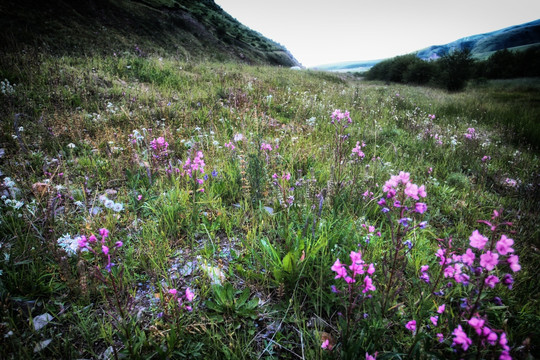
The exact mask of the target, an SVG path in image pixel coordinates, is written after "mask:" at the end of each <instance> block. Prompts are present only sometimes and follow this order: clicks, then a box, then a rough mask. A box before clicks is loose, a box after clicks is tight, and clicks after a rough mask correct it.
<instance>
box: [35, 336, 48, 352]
mask: <svg viewBox="0 0 540 360" xmlns="http://www.w3.org/2000/svg"><path fill="white" fill-rule="evenodd" d="M51 341H52V339H47V340H43V341H40V342H38V343H37V344H36V346H34V352H35V353H37V352H40V351H41V350H43V349H45V348H46V347H47V346H48V345H49V344H50V343H51Z"/></svg>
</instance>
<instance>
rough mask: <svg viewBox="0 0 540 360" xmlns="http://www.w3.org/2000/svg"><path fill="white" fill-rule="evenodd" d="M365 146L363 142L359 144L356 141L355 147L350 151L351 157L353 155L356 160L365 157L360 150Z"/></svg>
mask: <svg viewBox="0 0 540 360" xmlns="http://www.w3.org/2000/svg"><path fill="white" fill-rule="evenodd" d="M365 146H366V144H365V143H364V142H362V144H360V141H357V142H356V146H355V147H354V148H353V149H352V152H351V155H352V156H354V154H356V156H357V157H358V158H360V159H363V158H364V157H365V156H366V155H365V154H364V153H363V152H362V148H363V147H365Z"/></svg>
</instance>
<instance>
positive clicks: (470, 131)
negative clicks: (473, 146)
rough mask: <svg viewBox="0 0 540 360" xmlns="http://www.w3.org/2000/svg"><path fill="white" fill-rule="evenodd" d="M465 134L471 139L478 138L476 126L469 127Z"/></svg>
mask: <svg viewBox="0 0 540 360" xmlns="http://www.w3.org/2000/svg"><path fill="white" fill-rule="evenodd" d="M463 136H465V138H466V139H469V140H473V139H476V130H475V129H474V128H468V129H467V132H466V133H465V134H464V135H463Z"/></svg>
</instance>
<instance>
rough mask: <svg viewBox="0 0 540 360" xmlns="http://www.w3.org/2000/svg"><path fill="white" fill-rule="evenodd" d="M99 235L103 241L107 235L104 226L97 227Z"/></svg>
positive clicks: (107, 232)
mask: <svg viewBox="0 0 540 360" xmlns="http://www.w3.org/2000/svg"><path fill="white" fill-rule="evenodd" d="M99 235H101V241H103V240H104V239H105V238H106V237H107V236H109V230H107V229H105V228H102V229H99Z"/></svg>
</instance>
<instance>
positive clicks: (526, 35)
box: [314, 19, 540, 72]
mask: <svg viewBox="0 0 540 360" xmlns="http://www.w3.org/2000/svg"><path fill="white" fill-rule="evenodd" d="M531 46H540V19H538V20H535V21H531V22H527V23H524V24H520V25H515V26H510V27H507V28H504V29H500V30H496V31H492V32H488V33H484V34H477V35H471V36H467V37H464V38H461V39H458V40H456V41H453V42H451V43H448V44H444V45H432V46H429V47H427V48H425V49H422V50H418V51H416V52H413V53H416V55H417V56H418V57H419V58H421V59H424V60H429V59H437V58H439V57H441V56H444V55H446V54H448V53H450V52H452V51H454V50H464V49H469V50H470V51H471V55H472V57H473V58H476V59H482V60H484V59H487V58H488V57H489V56H490V55H491V54H493V53H494V52H496V51H498V50H503V49H508V50H516V51H520V50H524V49H527V48H529V47H531ZM382 60H385V59H380V60H365V61H347V62H340V63H335V64H327V65H319V66H316V67H314V69H318V70H325V71H341V72H345V71H351V72H352V71H367V70H369V69H370V68H371V67H372V66H374V65H375V64H377V63H379V62H381V61H382Z"/></svg>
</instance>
